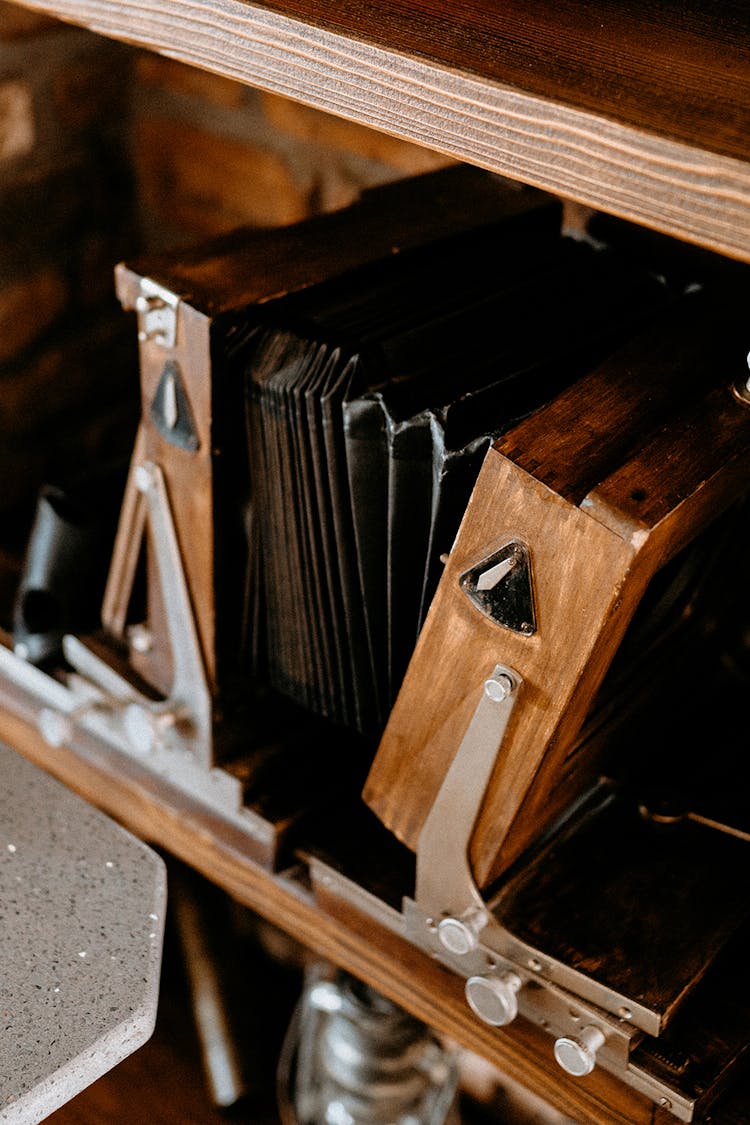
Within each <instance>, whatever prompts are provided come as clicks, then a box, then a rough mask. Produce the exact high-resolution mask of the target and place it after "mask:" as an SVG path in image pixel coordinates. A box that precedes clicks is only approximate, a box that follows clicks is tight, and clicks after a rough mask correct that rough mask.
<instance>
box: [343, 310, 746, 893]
mask: <svg viewBox="0 0 750 1125" xmlns="http://www.w3.org/2000/svg"><path fill="white" fill-rule="evenodd" d="M726 315H727V309H726V307H725V301H724V298H723V297H721V296H720V297H719V298H718V300H717V301H714V300H713V299H712V298H709V297H707V296H706V295H701V296H698V297H690V298H688V299H687V300H686V301H685V302H684V307H681V306H680V307H677V308H676V309H675V311H674V313H673V315H671V316H669V317H665V318H661V319H660V323H659V328H658V330H656V331H655V332H646V333H645V334H644V335H643V336H641V337H640V338H639V339H638V340H636V341H635V342H634V343H633V344H631V345H628V346H627V347H626V348H625V349H624V351H623V352H622V353H620V354H618V355H616V356H614V357H612V358H611V359H609V360H607V361H605V363H604V364H603V365H602V366H601V367H600V368H598V369H597V370H596V371H594V372H592V373H591V374H590V375H589V376H586V377H584V378H583V379H581V380H579V381H578V382H577V383H576V384H574V385H573V386H572V387H571V388H570V389H569V390H568V391H566V392H563V394H561V395H560V396H559V398H558V399H556V400H554V401H553V402H552V403H551V404H550V405H549V406H548V407H547V408H545V409H543V410H541V411H539V412H538V413H537V414H536V415H535V416H531V417H530V418H529V419H527V420H525V421H524V422H522V423H520V424H519V425H518V426H517V427H515V428H514V429H513V430H512V431H510V432H509V433H508V434H507V435H505V436H504V437H503V438H501V439H500V440H499V441H498V443H497V444H496V446H495V447H494V448H493V449H492V450H490V452H489V454H488V456H487V458H486V460H485V463H484V465H483V468H482V470H481V473H480V476H479V479H478V481H477V484H476V487H475V489H474V492H473V494H472V497H471V500H470V503H469V506H468V508H467V511H466V514H465V516H464V519H463V522H462V524H461V527H460V530H459V533H458V536H457V538H456V542H455V544H454V547H453V550H452V552H451V556H450V558H449V560H448V563H447V565H446V567H445V571H444V573H443V577H442V579H441V582H440V585H439V587H438V590H437V593H436V596H435V598H434V600H433V603H432V606H431V609H430V613H429V615H428V617H427V620H426V622H425V625H424V628H423V629H422V633H421V635H420V638H419V642H418V644H417V647H416V649H415V652H414V656H413V658H412V660H411V663H410V665H409V668H408V670H407V674H406V677H405V679H404V682H403V685H402V688H401V691H400V693H399V696H398V698H397V700H396V704H395V706H394V708H393V710H392V712H391V716H390V719H389V722H388V725H387V727H386V730H385V733H384V735H383V738H382V740H381V743H380V747H379V749H378V752H377V755H376V757H375V761H374V764H373V767H372V769H371V771H370V774H369V777H368V780H367V783H366V786H365V790H364V796H365V800H366V801H367V802H368V804H369V805H370V807H371V808H372V809H373V810H374V811H375V812H376V813H377V815H378V816H379V817H380V818H381V819H382V820H383V821H384V823H385V824H386V825H387V826H388V827H389V828H390V829H391V831H393V832H394V833H395V834H396V835H397V836H398V837H399V839H401V840H402V841H403V842H404V843H406V844H407V845H408V846H409V847H411V848H413V849H416V848H417V846H418V842H419V834H420V831H421V828H422V824H423V823H424V819H425V817H426V815H427V813H428V811H429V809H430V807H431V806H432V803H433V802H434V799H435V797H436V795H437V793H438V790H439V787H440V785H441V784H442V781H443V778H444V776H445V773H446V772H447V769H448V767H449V765H450V763H451V761H452V760H453V756H454V754H455V752H456V750H457V749H458V746H459V744H460V743H461V740H462V738H463V735H464V732H465V731H466V728H467V726H468V724H469V720H470V718H471V716H472V714H473V713H474V710H475V708H476V706H477V704H478V702H479V699H480V697H481V692H482V685H483V683H484V681H485V679H486V678H487V677H488V676H489V675H491V673H492V670H493V668H494V666H495V664H496V663H500V664H507V665H509V666H510V667H512V668H514V669H515V670H516V671H517V672H518V673H519V675H520V676H521V677H522V678H523V680H524V683H523V686H522V696H521V697H520V698H519V702H518V705H517V707H516V709H515V711H514V713H513V716H512V719H511V723H510V725H509V727H508V730H507V731H506V734H505V737H504V740H503V744H502V746H501V747H500V749H499V753H498V758H497V762H496V764H495V769H494V771H493V774H492V777H491V779H490V782H489V785H488V787H487V792H486V794H485V798H484V802H483V805H482V808H481V811H480V814H479V818H478V820H477V823H476V826H475V831H474V836H473V840H472V846H471V858H472V863H473V867H474V873H475V876H476V879H477V882H478V883H479V885H480V886H487V885H488V884H489V883H490V882H491V881H492V880H493V879H494V878H495V877H497V876H498V875H500V874H501V873H502V872H503V871H504V870H506V869H507V868H508V866H509V865H510V864H511V863H512V862H513V861H514V860H515V859H517V858H518V856H519V855H520V854H521V852H522V851H523V850H524V849H525V848H526V847H527V846H528V845H529V844H531V843H532V842H533V841H534V840H535V839H536V838H537V837H538V836H539V834H540V832H543V831H544V829H546V828H548V827H549V826H550V825H551V824H552V823H553V822H554V820H555V818H556V817H557V816H558V815H559V814H561V813H562V812H563V811H564V810H565V808H566V806H567V804H568V803H569V802H570V801H571V800H573V799H574V798H575V797H576V796H577V795H578V794H580V792H581V791H582V790H583V789H584V788H585V787H586V785H587V784H589V783H590V782H591V781H592V780H593V778H594V777H595V776H596V771H597V768H598V766H597V763H598V754H599V752H600V750H601V747H599V746H597V744H596V740H594V741H593V742H591V741H590V742H588V743H587V742H586V740H583V741H582V742H580V744H576V743H575V740H576V738H577V736H578V733H579V731H580V728H581V725H582V723H583V721H584V719H585V717H586V714H587V712H588V710H589V708H590V706H591V704H592V701H593V699H594V696H595V694H596V692H597V691H598V689H599V687H600V686H601V684H602V681H603V678H604V675H605V673H606V671H607V668H608V667H609V664H610V663H611V660H612V658H613V656H614V654H615V652H616V650H617V647H618V646H619V644H620V642H621V640H622V638H623V636H624V635H625V630H626V628H627V626H628V624H629V622H630V620H631V619H632V616H633V614H634V612H635V610H636V608H637V606H638V603H639V601H640V599H641V598H642V597H643V594H644V592H645V591H646V588H647V586H648V583H649V582H650V580H651V578H652V577H653V576H654V574H655V573H656V571H657V570H658V569H659V568H660V567H661V566H662V565H663V564H664V563H665V562H667V561H668V560H669V559H670V558H671V557H672V556H674V554H676V553H677V551H678V550H679V549H680V548H681V547H684V546H686V545H687V544H688V543H689V542H691V541H692V539H694V538H695V537H696V536H697V535H698V534H699V533H700V532H701V531H702V530H703V529H704V528H705V527H706V526H707V524H708V523H710V521H711V520H712V519H714V518H715V517H717V516H718V515H719V514H720V513H721V512H722V511H723V510H724V508H725V507H726V506H727V505H728V504H729V503H730V502H731V501H732V500H733V499H736V498H738V497H739V496H741V495H742V493H743V491H744V489H745V488H746V473H745V471H744V470H745V467H746V465H747V460H748V456H749V455H750V409H748V407H747V406H746V405H742V404H740V403H739V402H738V401H737V400H736V398H735V397H734V395H733V394H732V392H731V389H730V385H731V377H732V372H733V370H734V367H736V369H737V370H739V364H738V360H739V359H740V357H742V355H743V352H744V318H743V317H742V315H736V313H735V315H734V316H733V317H732V315H731V314H730V320H729V325H730V327H728V326H727V322H726V319H725V318H726ZM738 349H739V350H738ZM735 353H737V354H736V355H735ZM513 539H519V540H521V541H522V542H524V543H526V545H527V546H528V548H529V551H530V554H531V559H532V567H533V573H534V585H535V597H536V602H537V621H538V630H537V632H536V633H535V634H534V635H532V636H530V637H524V636H522V635H520V634H518V633H514V632H512V631H511V630H509V629H505V628H503V627H502V626H500V625H498V624H497V623H495V622H494V621H493V620H492V619H490V618H489V617H486V616H484V615H483V614H482V613H481V612H480V611H479V610H477V609H476V608H475V607H474V605H473V604H472V603H471V602H470V601H469V599H468V598H467V597H466V595H465V593H464V591H463V590H462V589H461V587H460V585H459V578H460V576H461V574H462V573H464V572H465V571H466V570H469V569H470V568H473V567H475V566H478V565H479V564H480V563H481V562H482V560H483V559H486V558H488V557H490V556H491V555H492V554H493V553H494V551H496V550H498V549H499V548H500V547H502V546H503V545H504V544H505V543H507V542H509V541H511V540H513ZM574 750H575V753H574Z"/></svg>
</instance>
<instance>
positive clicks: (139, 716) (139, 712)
mask: <svg viewBox="0 0 750 1125" xmlns="http://www.w3.org/2000/svg"><path fill="white" fill-rule="evenodd" d="M183 717H184V715H183V712H182V711H181V710H177V709H175V710H172V709H171V708H165V709H163V710H157V709H156V708H153V709H152V708H149V707H148V706H144V705H143V704H141V703H129V704H128V705H127V707H126V708H125V710H124V712H123V726H124V728H125V735H126V737H127V740H128V742H129V743H130V746H131V747H132V749H133V750H134V751H135V752H136V753H138V754H151V753H153V752H154V750H156V748H157V746H161V745H162V744H163V743H164V740H165V738H166V737H167V736H168V732H169V731H171V730H173V729H174V727H176V726H177V724H178V723H179V722H180V720H181V719H182V718H183Z"/></svg>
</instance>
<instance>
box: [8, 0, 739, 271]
mask: <svg viewBox="0 0 750 1125" xmlns="http://www.w3.org/2000/svg"><path fill="white" fill-rule="evenodd" d="M24 6H25V7H28V8H31V9H34V10H36V11H39V12H45V13H47V14H50V15H53V16H57V17H58V18H60V19H63V20H66V21H69V22H72V23H76V24H78V25H81V26H84V27H87V28H89V29H90V30H92V31H95V32H97V33H99V34H102V35H105V36H107V37H111V38H115V39H119V40H122V41H125V42H128V43H130V44H133V45H135V46H139V47H144V48H147V49H150V50H153V51H156V52H159V53H162V54H164V55H167V56H169V57H171V58H174V59H176V60H178V61H180V62H184V63H187V64H190V65H193V66H197V67H201V68H203V69H205V70H209V71H213V72H215V73H217V74H221V75H224V76H226V77H229V78H233V79H236V80H238V81H240V82H243V83H246V84H249V85H253V86H256V87H258V88H261V89H263V90H267V91H270V92H273V93H277V94H281V95H284V96H286V97H289V98H293V99H296V100H298V101H300V102H303V103H305V104H307V105H310V106H313V107H315V108H317V109H321V110H324V111H325V112H328V113H332V114H334V115H337V116H340V117H344V118H348V119H350V120H354V121H357V122H359V123H361V124H363V125H366V126H370V127H372V128H373V129H376V130H379V131H381V132H384V133H389V134H391V135H393V136H397V137H400V138H402V139H405V140H408V141H412V142H415V143H417V144H420V145H423V146H425V147H429V148H432V149H435V150H437V151H439V152H442V153H445V154H446V155H449V156H451V157H455V158H457V159H459V160H463V161H466V162H468V163H472V164H476V165H478V166H480V167H483V168H487V169H489V170H490V171H493V172H497V173H499V174H501V175H504V176H508V177H511V178H513V179H516V180H520V181H521V182H524V183H528V184H531V185H533V186H536V187H540V188H543V189H545V190H548V191H551V192H553V193H555V194H557V195H562V196H564V197H566V198H570V199H574V200H577V201H579V202H581V203H584V204H586V205H587V206H591V207H594V208H596V209H599V210H604V211H607V212H609V213H610V214H613V215H617V216H619V217H621V218H624V219H628V220H632V221H635V222H637V223H640V224H642V225H646V226H649V227H652V228H653V229H656V230H660V231H662V232H664V233H667V234H670V235H673V236H676V237H678V238H681V239H683V240H686V241H689V242H694V243H696V244H698V245H702V246H705V247H707V248H709V249H712V250H716V251H719V252H721V253H723V254H726V255H728V256H730V257H735V258H738V259H740V260H743V261H750V162H745V161H743V160H739V159H735V158H733V157H728V156H724V155H720V154H716V153H712V152H710V151H708V150H704V149H702V148H701V147H699V146H698V145H696V146H692V145H689V144H685V143H682V142H678V141H675V140H673V139H671V138H669V137H666V136H660V135H657V134H655V133H650V132H647V131H645V130H644V129H641V128H635V127H633V126H630V125H627V124H623V123H621V122H618V121H614V120H610V119H608V118H606V117H603V116H600V115H597V114H595V113H592V112H589V111H584V110H580V109H577V108H574V107H572V106H570V105H566V104H564V103H562V102H556V101H553V100H550V99H546V98H543V97H540V96H537V95H533V94H529V93H526V92H524V91H522V90H519V89H514V88H513V87H511V86H503V85H501V84H499V83H498V82H496V81H494V80H489V79H483V78H482V77H477V76H474V75H471V74H469V73H465V72H462V71H460V70H455V69H451V68H449V67H447V66H443V65H436V64H435V63H432V62H430V61H427V60H425V59H424V58H421V57H419V56H417V55H410V54H406V53H403V52H399V51H395V50H389V49H386V48H384V47H383V46H381V45H378V44H375V43H371V42H367V41H365V40H362V39H359V38H356V37H354V36H350V35H344V34H341V33H339V32H332V31H330V30H328V29H327V28H324V27H319V26H314V25H311V24H308V23H305V22H302V21H300V20H298V19H292V18H290V17H288V16H286V15H284V14H281V13H278V12H275V11H271V10H269V9H266V8H263V7H261V6H259V5H257V4H251V3H245V2H243V0H221V3H215V4H211V5H206V4H201V3H199V2H197V0H148V4H147V5H145V4H142V3H139V2H136V0H117V2H115V0H24Z"/></svg>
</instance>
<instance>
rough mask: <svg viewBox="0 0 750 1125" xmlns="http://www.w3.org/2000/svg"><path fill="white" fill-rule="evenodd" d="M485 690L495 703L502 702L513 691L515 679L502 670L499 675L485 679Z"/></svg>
mask: <svg viewBox="0 0 750 1125" xmlns="http://www.w3.org/2000/svg"><path fill="white" fill-rule="evenodd" d="M484 691H485V694H486V695H487V696H488V698H489V699H491V700H492V701H493V703H502V702H503V701H504V700H505V699H507V698H508V696H509V695H510V693H511V692H512V691H513V681H512V680H511V678H510V676H507V675H506V674H505V673H504V672H501V673H500V675H499V676H497V677H493V678H492V679H489V680H485V682H484Z"/></svg>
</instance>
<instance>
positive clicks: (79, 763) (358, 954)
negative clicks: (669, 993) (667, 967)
mask: <svg viewBox="0 0 750 1125" xmlns="http://www.w3.org/2000/svg"><path fill="white" fill-rule="evenodd" d="M3 703H4V704H5V705H4V706H0V739H2V740H4V741H5V742H6V743H7V744H8V745H10V746H12V747H14V749H15V750H17V751H18V752H19V753H21V754H23V755H24V756H25V757H27V758H28V759H29V760H31V761H32V762H34V763H35V764H36V765H38V766H40V767H41V768H42V769H44V770H46V771H47V772H48V773H50V774H52V775H53V776H54V777H56V778H57V779H58V780H59V781H61V782H62V783H63V784H65V785H67V786H68V787H69V788H70V789H72V790H74V791H75V792H77V793H78V794H79V795H80V796H82V797H84V798H85V799H86V800H88V801H90V802H91V803H92V804H94V805H96V806H97V807H99V808H100V809H102V810H103V811H104V812H106V813H108V814H109V815H110V816H112V817H113V818H114V819H116V820H117V821H118V822H119V823H121V824H122V825H123V826H124V827H126V828H128V829H129V830H130V831H131V832H133V833H134V834H135V835H137V836H139V837H141V838H142V839H143V840H145V841H146V842H148V843H150V844H151V845H152V846H156V847H159V848H161V849H163V850H165V851H166V852H169V853H170V854H172V855H174V856H176V857H177V858H179V859H181V860H183V861H184V862H186V863H187V864H189V865H190V866H191V867H193V868H194V869H195V870H197V871H199V872H201V873H202V874H203V875H205V876H206V877H207V878H209V879H210V880H211V881H212V882H214V883H216V884H217V885H218V886H220V887H222V888H223V889H224V890H226V891H227V892H228V893H229V894H231V895H232V896H233V897H234V898H235V899H236V900H237V901H238V902H240V903H243V904H244V905H246V906H248V907H249V908H250V909H252V910H254V911H255V912H257V913H258V914H260V915H262V916H263V917H264V918H266V919H267V920H268V921H270V922H272V923H273V924H274V925H277V926H278V927H280V928H281V929H283V930H285V931H286V932H287V933H289V934H291V935H292V936H293V937H294V938H295V939H296V940H298V941H300V942H301V943H302V944H303V945H304V946H306V947H307V948H309V949H310V950H312V951H313V952H314V953H315V954H317V955H319V956H320V957H322V958H325V959H327V960H330V961H331V962H333V963H334V964H336V965H339V966H341V967H342V968H344V969H346V970H348V971H349V972H352V973H354V974H355V975H357V976H359V977H361V978H362V979H364V980H367V981H368V982H369V983H371V984H372V985H373V986H374V987H375V988H377V989H378V990H380V991H381V992H382V993H384V994H385V995H387V996H389V997H390V998H391V999H392V1000H394V1001H395V1002H396V1003H399V1004H401V1005H402V1006H403V1007H404V1008H406V1009H407V1010H409V1011H410V1012H412V1014H414V1015H415V1016H417V1017H418V1018H419V1019H422V1020H424V1021H425V1022H427V1023H428V1024H430V1025H431V1026H432V1027H434V1028H436V1029H437V1030H438V1031H441V1032H442V1033H444V1034H446V1035H447V1036H449V1037H450V1039H451V1040H453V1041H454V1042H457V1043H458V1044H460V1045H461V1046H463V1047H464V1048H466V1049H468V1050H471V1051H473V1052H475V1053H477V1054H479V1055H480V1056H482V1057H483V1058H485V1059H487V1060H488V1061H489V1062H490V1063H492V1064H493V1065H495V1066H496V1067H497V1068H498V1069H499V1070H500V1071H501V1072H503V1073H505V1074H506V1075H508V1076H509V1077H510V1078H512V1079H515V1080H516V1081H517V1082H520V1083H521V1084H522V1085H524V1086H526V1087H527V1088H530V1089H533V1090H534V1091H535V1092H536V1093H537V1094H538V1095H539V1096H540V1097H542V1098H545V1099H546V1100H547V1101H548V1102H550V1104H552V1105H553V1106H555V1107H556V1108H557V1109H558V1110H560V1111H561V1112H563V1113H566V1114H568V1115H569V1116H571V1117H572V1118H574V1119H575V1120H577V1121H580V1122H582V1125H650V1123H651V1122H652V1115H653V1111H654V1106H653V1104H652V1103H651V1102H650V1101H648V1099H646V1098H644V1097H642V1096H641V1095H639V1094H637V1093H635V1092H633V1091H632V1090H629V1089H628V1088H627V1087H625V1086H623V1085H622V1084H621V1083H620V1082H618V1081H617V1079H615V1078H613V1077H612V1076H610V1075H608V1074H607V1073H605V1072H604V1071H595V1072H594V1074H592V1075H590V1076H589V1077H588V1078H586V1079H584V1080H578V1079H572V1078H569V1077H568V1076H567V1075H565V1074H564V1073H563V1072H562V1071H560V1070H559V1069H558V1068H557V1067H556V1066H555V1064H554V1062H553V1060H552V1047H551V1040H550V1039H549V1036H548V1035H546V1034H545V1033H544V1032H543V1031H541V1030H540V1029H537V1028H535V1027H533V1026H532V1025H531V1024H529V1023H527V1022H526V1021H524V1020H522V1019H519V1020H518V1021H516V1024H514V1026H513V1028H511V1029H509V1030H507V1031H505V1030H502V1031H501V1030H496V1029H492V1028H490V1027H488V1026H486V1025H485V1024H482V1023H480V1022H479V1021H478V1020H476V1019H475V1018H474V1017H473V1016H472V1014H471V1013H470V1011H469V1009H468V1006H467V1005H466V1002H465V1000H464V996H463V989H462V987H461V983H462V982H461V981H460V980H459V979H458V978H457V977H456V976H455V975H454V974H453V973H451V972H449V971H448V970H447V969H445V968H443V967H442V966H440V965H439V964H438V963H437V962H435V961H433V960H432V959H431V958H429V957H427V956H426V955H425V954H423V953H422V952H421V951H419V950H417V949H416V948H414V947H413V946H411V945H410V944H409V943H407V942H406V941H405V940H403V939H401V938H400V937H399V936H398V935H396V934H393V933H392V932H389V931H388V930H386V929H385V928H382V927H378V926H376V925H375V924H374V923H373V920H372V918H370V917H365V916H364V915H360V914H358V912H357V911H356V910H354V909H353V908H351V907H350V906H348V907H346V909H345V917H342V916H341V914H340V906H336V905H335V904H334V908H332V909H329V908H327V905H326V904H325V903H324V902H322V901H320V900H316V899H315V898H314V897H313V896H312V895H311V893H310V892H309V891H308V890H307V888H306V886H305V885H304V883H303V882H301V881H296V880H295V879H294V878H293V877H291V875H290V873H284V872H282V873H280V874H271V873H270V872H268V871H266V870H264V869H263V868H262V867H260V866H259V865H258V864H257V863H255V862H254V861H253V860H252V859H251V858H249V856H248V854H247V851H246V850H245V848H244V847H243V838H242V836H241V834H240V833H239V832H237V830H235V829H233V828H232V827H231V826H229V825H227V824H224V823H222V822H221V821H220V820H219V819H218V818H214V817H212V816H211V815H210V814H207V813H205V812H204V811H203V810H201V809H200V808H199V807H198V806H197V805H194V804H193V803H192V802H191V801H190V799H189V798H181V797H179V798H178V797H176V795H175V794H170V793H169V791H168V790H166V789H165V787H164V786H163V784H162V783H161V781H160V780H159V779H158V778H157V777H153V778H151V777H150V776H149V775H148V774H147V771H145V770H143V769H142V768H140V767H139V766H138V764H137V763H134V765H133V768H132V769H130V768H126V769H123V770H119V769H117V768H116V766H115V765H114V764H113V762H112V761H111V760H110V759H109V758H108V756H107V755H106V754H105V755H102V756H101V757H99V758H97V757H94V758H92V757H91V756H84V755H82V754H79V753H78V752H76V751H73V750H70V749H68V748H66V747H51V746H48V745H47V744H46V743H45V742H44V741H43V739H42V738H41V736H40V735H39V733H38V732H37V731H36V729H35V728H34V727H33V726H32V725H31V724H30V723H29V722H28V721H27V719H26V718H25V717H23V716H21V715H19V714H16V713H14V711H12V710H11V709H9V707H8V706H7V699H6V700H4V701H3Z"/></svg>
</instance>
